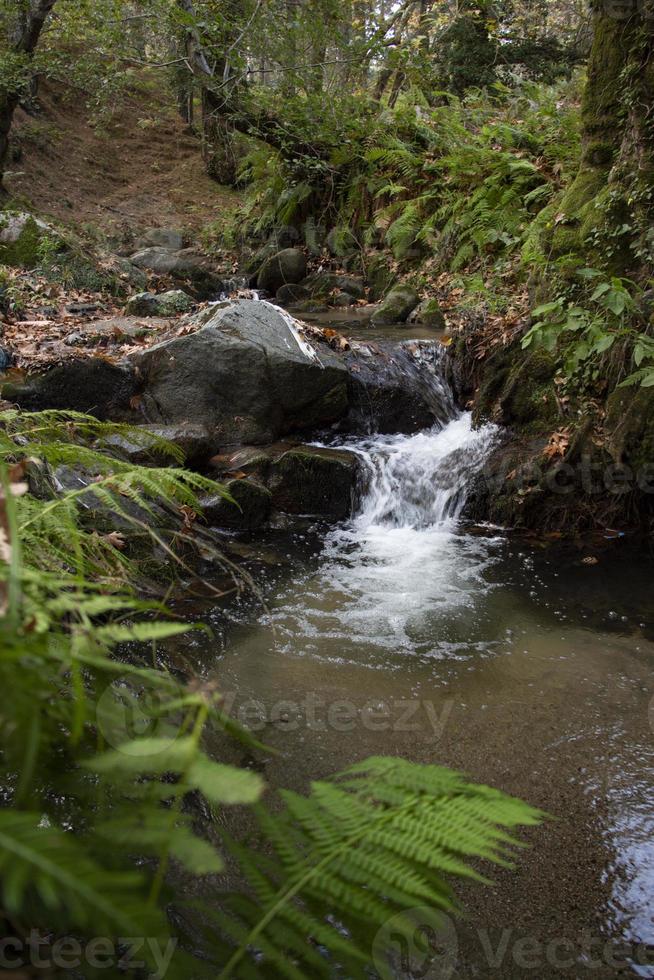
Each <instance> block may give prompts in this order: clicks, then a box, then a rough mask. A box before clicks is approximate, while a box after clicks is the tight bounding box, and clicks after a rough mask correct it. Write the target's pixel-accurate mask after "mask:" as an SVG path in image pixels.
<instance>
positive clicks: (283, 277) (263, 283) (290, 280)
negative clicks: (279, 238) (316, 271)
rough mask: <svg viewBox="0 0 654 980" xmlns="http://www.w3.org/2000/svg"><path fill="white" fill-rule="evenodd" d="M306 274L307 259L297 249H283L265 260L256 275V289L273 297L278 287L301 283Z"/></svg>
mask: <svg viewBox="0 0 654 980" xmlns="http://www.w3.org/2000/svg"><path fill="white" fill-rule="evenodd" d="M306 274H307V258H306V255H305V254H304V252H301V251H300V250H299V248H285V249H282V251H281V252H277V254H276V255H271V256H270V258H268V259H266V260H265V262H264V263H263V265H262V266H261V268H260V269H259V272H258V274H257V288H258V289H265V290H266V292H268V293H270V294H271V295H272V296H274V295H275V294H276V292H277V290H278V289H279V287H280V286H283V285H285V284H291V285H294V284H295V283H298V282H301V281H302V280H303V279H304V277H305V276H306Z"/></svg>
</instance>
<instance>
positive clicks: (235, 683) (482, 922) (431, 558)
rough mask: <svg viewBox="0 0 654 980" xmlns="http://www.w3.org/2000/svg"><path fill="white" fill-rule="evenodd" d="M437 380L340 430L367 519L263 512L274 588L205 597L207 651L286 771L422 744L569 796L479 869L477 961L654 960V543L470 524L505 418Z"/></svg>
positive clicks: (534, 797) (468, 959) (463, 972)
mask: <svg viewBox="0 0 654 980" xmlns="http://www.w3.org/2000/svg"><path fill="white" fill-rule="evenodd" d="M338 326H339V328H340V329H343V325H342V322H340V323H339V324H338ZM356 329H357V330H360V329H362V328H361V327H360V325H359V324H356ZM406 336H407V331H403V339H404V338H406ZM437 382H438V383H439V384H441V385H442V386H443V392H444V393H443V397H444V399H445V400H448V399H449V402H448V404H449V405H450V408H449V409H448V413H447V414H448V417H447V418H446V419H445V420H444V422H443V424H442V425H438V426H435V427H434V428H433V429H431V430H428V431H424V432H420V433H417V434H414V435H411V436H406V435H395V436H375V435H370V436H365V437H358V438H356V439H355V438H352V437H350V438H348V439H346V440H341V441H340V443H337V444H339V445H343V446H345V447H346V448H349V449H351V450H354V451H356V452H357V453H359V454H360V456H361V457H362V460H363V463H364V469H365V472H366V474H367V479H366V490H365V492H364V493H363V496H362V499H361V502H360V504H359V506H358V509H357V511H356V513H355V514H354V516H353V517H352V519H351V520H349V521H347V522H346V523H343V524H341V525H338V526H336V527H332V528H328V529H325V528H324V527H322V526H320V525H319V524H316V523H315V522H314V521H311V520H308V519H307V520H303V519H293V520H292V521H291V520H290V519H289V520H288V521H284V522H283V523H281V522H280V523H278V525H277V526H273V527H271V528H270V529H269V530H267V531H266V532H265V533H264V534H261V533H258V534H257V540H256V545H255V547H256V549H258V552H259V553H260V555H261V558H262V561H263V562H265V563H266V569H267V570H266V572H265V574H263V575H261V574H259V575H258V578H257V582H258V585H259V586H260V588H261V590H262V596H260V597H259V598H257V599H254V598H252V597H249V598H248V597H242V598H240V599H237V600H234V601H232V602H230V603H229V604H228V605H227V606H221V607H220V608H218V607H215V606H210V605H209V604H204V605H203V606H202V607H201V608H199V609H198V608H195V609H194V610H193V614H194V615H197V614H198V613H200V615H201V618H203V619H204V620H205V621H206V622H207V623H209V624H210V625H211V626H212V627H213V630H214V636H215V638H214V640H213V641H212V642H211V644H209V645H208V644H207V641H206V640H205V639H203V638H202V636H201V635H199V634H197V635H195V636H194V637H191V638H190V639H189V640H187V641H185V642H186V643H187V644H188V647H187V649H186V650H185V656H186V657H190V658H191V659H192V660H193V661H194V662H195V663H196V664H197V665H202V669H203V670H204V672H205V674H207V673H208V674H209V675H210V676H212V677H214V678H215V679H217V681H218V683H219V685H220V689H221V690H222V691H224V692H225V694H226V699H227V703H228V705H229V707H230V710H231V711H232V713H233V714H235V715H236V716H237V717H240V718H241V720H242V721H243V722H245V723H246V724H247V725H248V727H250V728H252V729H253V730H254V732H255V733H256V735H257V737H258V738H259V739H261V740H262V741H263V742H265V743H267V744H268V745H270V746H272V747H274V748H275V749H277V750H278V754H277V755H274V756H271V757H269V758H265V759H263V760H262V761H260V762H259V763H258V764H259V765H260V766H261V768H262V770H263V771H264V773H265V775H266V778H267V779H268V780H269V781H270V783H271V784H273V785H279V786H287V787H291V788H295V789H304V788H306V786H307V784H308V782H309V781H310V780H312V779H315V778H320V777H323V776H326V775H329V774H331V773H333V772H335V771H337V770H339V769H342V768H344V767H345V766H347V765H349V764H350V763H352V762H354V761H357V760H359V759H362V758H365V757H366V756H369V755H382V754H383V755H402V756H405V757H407V758H409V759H412V760H415V761H418V762H424V763H433V764H442V765H447V766H451V767H454V768H458V769H461V770H463V771H465V772H466V773H468V774H469V775H470V776H471V777H472V778H474V779H476V780H479V781H482V782H485V783H488V784H490V785H494V786H497V787H499V788H501V789H503V790H505V791H507V792H510V793H512V794H514V795H516V796H520V797H522V798H524V799H526V800H528V801H529V802H530V803H532V804H535V805H537V806H540V807H542V808H543V809H544V810H546V811H547V812H548V813H549V814H551V815H552V817H553V818H554V819H553V820H548V821H546V822H545V823H544V824H543V826H541V827H540V828H537V829H534V830H533V831H530V832H529V833H528V834H526V835H525V837H526V840H527V841H528V843H529V845H530V846H529V848H528V849H526V850H525V851H524V852H521V853H520V854H519V856H518V858H517V863H516V869H515V870H508V869H500V870H494V871H493V872H491V876H492V878H493V885H492V886H489V887H484V886H479V885H476V884H475V885H470V886H468V885H465V886H463V887H461V888H459V894H460V896H461V899H462V901H463V903H464V906H465V908H466V912H467V915H466V917H465V918H464V919H463V920H461V921H460V922H457V925H456V934H457V942H458V945H459V961H458V968H457V971H456V973H455V975H456V976H462V977H478V976H479V977H500V976H501V977H512V976H516V977H524V976H534V977H539V978H542V977H549V976H553V977H554V976H581V975H583V976H585V975H587V974H588V975H590V976H592V977H615V976H621V975H624V976H630V975H634V976H641V977H654V965H651V964H654V957H653V956H652V952H651V950H650V951H647V950H646V949H645V947H644V946H643V944H647V943H650V944H652V943H654V918H653V916H654V834H653V831H654V792H653V789H652V786H653V778H652V777H653V776H654V733H653V728H652V726H653V725H654V700H653V695H654V683H653V680H652V677H653V674H652V670H653V667H654V595H653V594H652V589H651V581H652V563H651V560H650V559H649V558H648V557H647V556H642V555H637V554H633V552H632V549H631V548H630V547H629V545H628V544H624V543H622V544H619V545H612V546H611V547H610V549H609V550H607V547H606V542H604V545H602V542H601V541H600V540H597V541H595V542H590V543H589V542H588V541H586V542H581V543H575V542H568V543H561V542H557V541H553V540H543V541H534V542H532V543H529V542H527V541H525V540H524V539H521V538H519V537H517V536H516V535H514V534H511V533H508V532H504V531H502V530H500V529H496V528H491V527H486V528H478V527H477V528H470V527H468V526H466V524H465V523H464V522H462V521H461V511H462V507H463V504H464V501H465V494H466V487H467V486H468V485H469V483H470V480H471V479H472V477H473V476H474V475H475V473H476V472H478V471H479V469H480V468H481V467H482V466H483V463H484V460H485V458H486V456H487V454H488V452H489V450H490V448H491V447H492V445H493V443H494V440H495V439H496V438H497V431H496V430H495V429H494V427H492V426H487V427H485V428H482V429H480V430H474V429H473V427H472V424H471V418H470V415H469V414H467V413H465V412H460V411H458V410H457V409H456V408H455V407H454V405H453V399H452V398H451V393H450V392H449V391H448V390H447V389H446V386H445V382H444V380H443V379H442V378H439V379H437ZM589 553H590V554H593V555H597V557H598V561H597V563H596V564H589V563H585V562H584V560H583V559H584V557H587V556H588V555H589ZM262 599H263V603H264V605H262ZM525 942H526V944H527V945H526V946H525ZM618 943H623V944H626V945H624V947H623V948H621V947H619V946H617V945H616V944H618ZM530 944H531V945H530ZM525 949H527V950H531V952H530V953H525ZM529 964H531V965H529ZM648 964H649V965H648ZM428 975H429V976H431V974H428ZM434 975H436V974H434Z"/></svg>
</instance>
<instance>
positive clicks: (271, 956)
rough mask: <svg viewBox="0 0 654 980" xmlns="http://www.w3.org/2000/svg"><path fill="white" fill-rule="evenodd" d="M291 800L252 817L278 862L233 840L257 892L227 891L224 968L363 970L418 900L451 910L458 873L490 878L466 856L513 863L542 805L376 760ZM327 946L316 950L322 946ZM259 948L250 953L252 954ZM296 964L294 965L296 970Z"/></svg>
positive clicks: (318, 972)
mask: <svg viewBox="0 0 654 980" xmlns="http://www.w3.org/2000/svg"><path fill="white" fill-rule="evenodd" d="M281 795H282V799H283V802H284V804H285V809H284V811H283V812H282V813H281V814H274V815H273V814H272V813H271V812H270V810H268V809H264V808H263V807H262V806H259V807H258V808H257V816H258V820H259V825H260V829H261V833H262V839H263V840H264V841H265V842H266V847H267V848H271V849H272V851H273V852H274V854H275V860H274V861H270V860H265V859H263V858H262V860H259V856H258V855H257V857H256V858H255V857H254V856H253V855H252V854H251V852H249V851H248V850H246V849H244V848H243V846H242V845H239V844H235V843H233V842H232V843H231V849H232V852H233V853H234V854H235V855H236V856H237V857H238V858H239V860H240V862H241V870H242V872H243V874H244V875H245V877H246V879H247V881H248V884H249V885H250V887H251V888H252V891H253V893H254V894H255V895H256V896H257V902H256V903H253V902H250V901H248V900H246V899H245V897H244V896H239V897H238V898H237V899H234V900H232V899H228V901H227V915H228V918H225V916H223V917H221V918H220V921H219V926H220V932H221V941H222V942H223V943H224V945H225V948H230V947H231V949H232V952H231V955H230V956H229V959H228V960H227V962H226V965H225V966H224V967H223V969H222V971H221V973H220V977H221V980H226V978H228V977H248V976H250V975H252V969H253V962H256V964H257V966H256V974H257V976H259V977H269V976H270V977H272V976H277V975H280V974H279V970H280V965H279V963H280V953H281V954H283V960H284V962H285V963H286V964H289V963H290V964H293V971H291V972H288V971H287V972H283V973H282V975H285V976H286V975H287V976H291V975H293V976H307V975H311V976H316V977H325V978H327V977H331V976H333V975H334V973H335V972H338V968H339V967H340V968H341V969H344V970H346V972H347V975H348V976H352V977H361V978H363V977H366V976H368V970H369V967H370V965H371V964H370V952H369V951H370V949H371V946H372V941H373V939H374V937H375V935H376V933H377V932H378V930H379V929H380V928H381V927H382V926H383V924H384V923H385V922H386V921H387V920H388V919H390V918H391V917H392V916H394V915H396V914H398V913H401V912H403V911H408V910H411V909H413V908H415V907H418V906H419V907H428V908H430V909H432V910H433V912H434V915H435V916H436V915H437V913H438V911H439V910H440V911H441V912H455V911H456V910H457V907H458V906H457V902H456V899H455V896H454V893H453V891H452V887H451V884H450V882H449V879H450V878H451V877H452V876H467V877H475V878H477V879H478V880H483V879H482V878H481V875H480V874H479V872H478V871H477V870H476V869H475V868H474V867H471V866H470V861H477V860H480V859H481V860H485V861H490V862H492V863H494V864H502V865H509V864H510V861H511V857H512V855H513V852H514V849H515V847H516V846H517V845H518V843H519V842H518V841H517V839H515V838H514V837H513V836H512V835H511V834H510V833H509V831H512V830H513V829H514V828H516V827H518V826H529V825H534V824H537V823H539V822H540V820H541V819H542V817H543V814H542V813H540V812H539V811H537V810H535V809H533V808H531V807H529V806H527V805H526V804H524V803H521V802H520V801H517V800H514V799H512V798H511V797H508V796H505V795H504V794H503V793H500V792H498V791H495V790H491V789H489V788H487V787H483V786H475V785H472V784H470V783H468V782H467V781H466V780H465V779H464V778H463V777H462V776H461V775H459V774H458V773H455V772H452V771H450V770H447V769H441V768H437V767H434V766H419V765H415V764H413V763H410V762H406V761H404V760H401V759H386V758H374V759H369V760H367V761H366V762H364V763H361V764H359V765H357V766H353V767H352V768H351V769H349V770H347V771H346V772H344V773H343V774H342V775H340V776H338V777H336V778H335V779H334V780H332V781H331V782H319V783H314V784H313V785H312V789H311V795H310V796H309V797H302V796H298V795H297V794H295V793H289V792H285V793H282V794H281ZM316 943H318V944H320V945H321V946H324V947H326V949H328V950H329V951H330V953H329V955H321V956H318V957H317V956H316V948H315V944H316ZM252 958H254V960H253V959H252ZM298 970H299V972H297V971H298Z"/></svg>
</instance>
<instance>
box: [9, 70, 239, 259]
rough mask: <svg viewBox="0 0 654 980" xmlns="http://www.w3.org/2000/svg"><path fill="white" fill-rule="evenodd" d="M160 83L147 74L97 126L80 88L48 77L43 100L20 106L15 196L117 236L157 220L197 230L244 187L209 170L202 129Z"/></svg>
mask: <svg viewBox="0 0 654 980" xmlns="http://www.w3.org/2000/svg"><path fill="white" fill-rule="evenodd" d="M153 84H154V83H151V82H150V83H149V82H148V80H147V79H144V80H143V81H142V82H141V83H140V87H139V88H137V89H135V90H134V93H133V97H132V100H131V103H130V104H129V105H128V106H127V107H125V108H123V109H121V110H120V111H119V112H118V113H117V114H116V115H115V117H114V118H112V119H111V120H109V121H107V122H106V123H105V124H104V125H95V126H93V125H91V123H90V122H89V119H88V110H87V106H86V103H85V99H84V97H83V96H82V94H81V93H78V97H77V98H70V97H68V98H64V97H63V95H62V94H61V91H60V90H58V89H57V88H53V87H52V86H49V85H47V84H44V85H42V87H41V89H40V92H39V105H38V110H37V111H35V113H34V114H32V115H28V114H27V113H26V112H24V111H23V110H19V111H18V113H17V117H16V123H15V130H14V142H15V143H17V144H18V145H19V146H20V147H21V148H22V154H21V157H20V159H19V160H18V161H16V162H15V163H13V164H11V165H10V170H11V172H12V175H11V176H10V177H8V179H7V181H6V184H7V187H8V189H9V191H10V193H11V195H12V197H13V198H14V199H15V200H18V201H21V202H24V204H25V205H26V206H27V207H28V209H29V210H33V211H34V212H35V213H37V214H39V215H42V216H43V217H45V218H48V217H50V218H52V219H54V220H55V221H56V222H59V223H61V224H63V225H66V226H67V227H69V228H71V229H73V230H75V231H78V230H79V229H80V228H81V229H85V228H86V229H88V231H89V233H91V234H93V233H97V232H99V233H100V235H101V236H102V237H105V238H106V239H107V240H108V241H110V242H111V243H113V244H117V245H119V244H120V243H121V242H122V241H125V242H129V241H130V240H131V238H132V237H133V235H134V234H135V233H138V232H140V231H142V230H143V229H145V228H150V227H169V228H170V227H173V228H180V229H183V230H186V231H188V233H189V235H190V236H191V237H195V236H196V235H197V234H198V232H199V231H200V229H201V228H202V227H203V226H204V225H206V224H208V223H210V222H212V221H216V220H218V219H219V218H220V216H221V214H223V213H225V212H226V211H227V210H229V209H231V208H233V207H234V206H235V205H237V204H238V203H239V200H240V197H239V194H238V193H237V192H235V191H232V190H230V189H229V188H225V187H221V186H220V185H218V184H216V183H215V181H213V180H211V179H210V178H209V177H207V175H206V173H205V170H204V163H203V160H202V151H201V144H200V140H199V138H198V136H197V135H196V134H195V133H194V132H193V131H192V129H190V128H189V126H188V125H187V124H186V123H184V122H183V120H182V119H181V118H180V117H179V116H178V114H177V113H176V112H175V110H174V108H173V107H171V106H170V103H169V102H166V101H164V98H163V97H162V96H159V97H157V92H156V89H154V90H153Z"/></svg>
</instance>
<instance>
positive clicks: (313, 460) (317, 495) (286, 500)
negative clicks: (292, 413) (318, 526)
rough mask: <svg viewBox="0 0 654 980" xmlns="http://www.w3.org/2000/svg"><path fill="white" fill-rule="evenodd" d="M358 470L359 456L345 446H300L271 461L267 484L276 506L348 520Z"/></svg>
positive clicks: (276, 507) (289, 512) (291, 512)
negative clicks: (342, 447) (331, 447)
mask: <svg viewBox="0 0 654 980" xmlns="http://www.w3.org/2000/svg"><path fill="white" fill-rule="evenodd" d="M358 474H359V459H358V457H357V456H356V454H355V453H351V452H348V451H347V450H343V449H322V448H317V447H313V446H298V447H296V448H295V449H291V450H289V451H288V452H285V453H284V454H283V455H282V456H281V457H280V458H279V459H277V460H275V461H274V462H273V465H272V469H271V474H270V478H269V481H268V486H269V487H270V489H271V491H272V495H273V506H274V507H275V509H276V510H280V511H283V512H284V513H287V514H305V515H311V516H314V517H322V518H325V519H326V520H345V519H346V518H347V517H349V516H350V514H351V513H352V504H353V499H354V494H355V490H356V484H357V479H358Z"/></svg>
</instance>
